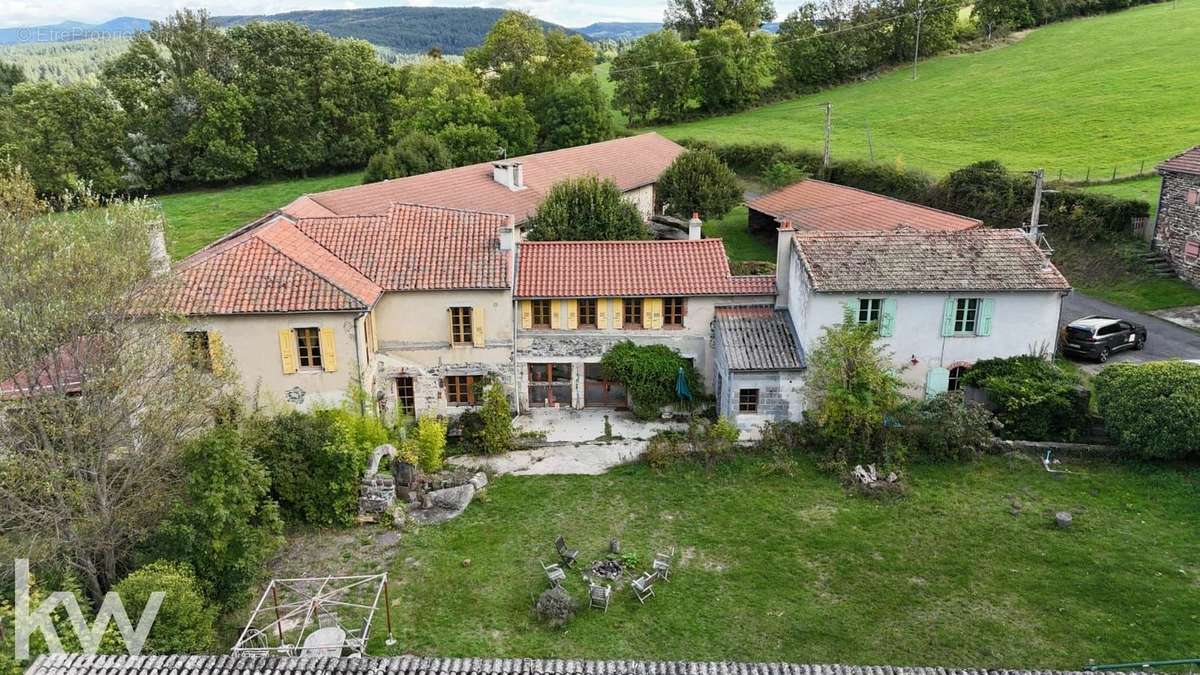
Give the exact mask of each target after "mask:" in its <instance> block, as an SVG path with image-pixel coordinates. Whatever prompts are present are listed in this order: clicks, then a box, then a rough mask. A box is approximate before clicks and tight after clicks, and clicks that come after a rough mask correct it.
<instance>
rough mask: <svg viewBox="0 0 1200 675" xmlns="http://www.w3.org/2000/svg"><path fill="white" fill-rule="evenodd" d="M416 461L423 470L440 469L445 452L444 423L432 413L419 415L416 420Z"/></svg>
mask: <svg viewBox="0 0 1200 675" xmlns="http://www.w3.org/2000/svg"><path fill="white" fill-rule="evenodd" d="M414 441H415V443H416V452H417V462H418V463H419V464H420V465H421V468H422V469H423V470H425V471H429V472H433V471H440V470H441V468H442V458H443V456H444V455H445V453H446V424H445V423H444V422H442V421H441V420H439V419H438V418H436V417H434V416H433V415H421V418H420V419H418V420H417V434H416V438H415V439H414Z"/></svg>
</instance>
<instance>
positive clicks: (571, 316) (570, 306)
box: [566, 300, 579, 330]
mask: <svg viewBox="0 0 1200 675" xmlns="http://www.w3.org/2000/svg"><path fill="white" fill-rule="evenodd" d="M566 303H567V330H575V329H576V328H579V301H578V300H567V301H566Z"/></svg>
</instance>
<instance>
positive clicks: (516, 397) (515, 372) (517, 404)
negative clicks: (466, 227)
mask: <svg viewBox="0 0 1200 675" xmlns="http://www.w3.org/2000/svg"><path fill="white" fill-rule="evenodd" d="M515 220H516V219H515V218H513V219H512V221H510V222H511V223H512V224H511V227H512V228H513V234H512V237H513V240H512V265H511V266H510V268H509V289H510V293H509V295H510V296H511V297H510V299H511V302H510V303H509V305H510V310H511V311H510V313H509V322H510V324H511V325H512V377H513V386H512V402H513V410H515V411H516V412H517V415H518V416H519V415H520V414H521V389H520V387H521V380H520V378H519V370H520V369H519V368H518V367H517V313H518V312H519V311H520V309H519V305H518V300H517V256H518V255H519V253H518V252H519V251H520V250H521V244H520V240H521V237H520V234H519V233H518V232H517V228H516V223H515V222H513V221H515Z"/></svg>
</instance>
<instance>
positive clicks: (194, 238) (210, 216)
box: [157, 172, 362, 260]
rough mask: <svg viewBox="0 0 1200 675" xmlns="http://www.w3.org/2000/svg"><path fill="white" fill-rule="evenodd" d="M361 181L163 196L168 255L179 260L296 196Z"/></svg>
mask: <svg viewBox="0 0 1200 675" xmlns="http://www.w3.org/2000/svg"><path fill="white" fill-rule="evenodd" d="M361 182H362V172H354V173H345V174H340V175H337V176H321V177H319V178H300V179H294V180H284V181H277V182H273V183H259V184H256V185H239V186H237V187H231V188H224V189H217V190H196V191H193V192H180V193H177V194H172V195H163V196H161V197H158V198H157V200H158V202H159V203H161V204H162V208H163V214H164V215H165V216H166V219H167V244H168V246H169V248H170V252H171V257H172V258H174V259H176V260H179V259H180V258H184V257H186V256H188V255H190V254H192V253H194V252H196V250H197V249H200V248H202V247H204V246H206V245H208V244H211V243H212V242H213V240H215V239H217V238H218V237H220V236H221V235H223V234H225V233H226V232H229V231H230V230H232V229H234V228H236V227H238V226H239V225H245V224H246V223H248V222H250V221H252V220H254V219H255V218H258V217H259V216H262V215H264V214H266V213H269V212H270V211H272V210H274V209H277V208H280V207H282V206H286V205H287V204H288V203H290V202H291V201H292V200H294V199H295V198H297V197H299V196H300V195H304V194H308V193H310V192H321V191H323V190H333V189H335V188H340V187H346V186H347V185H358V184H359V183H361Z"/></svg>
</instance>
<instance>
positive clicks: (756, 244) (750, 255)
mask: <svg viewBox="0 0 1200 675" xmlns="http://www.w3.org/2000/svg"><path fill="white" fill-rule="evenodd" d="M748 218H749V213H748V209H747V208H746V207H745V206H739V207H737V208H735V209H734V210H732V211H730V212H729V213H728V214H726V215H725V217H724V218H722V219H720V220H716V221H711V222H707V223H704V227H703V232H704V236H706V237H712V238H719V239H722V240H723V241H724V242H725V254H726V255H728V256H729V260H730V261H731V262H741V261H744V260H764V261H767V262H775V243H774V242H773V241H771V242H768V241H767V240H765V239H760V238H758V237H756V236H754V235H752V234H750V229H749V227H747V219H748Z"/></svg>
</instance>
